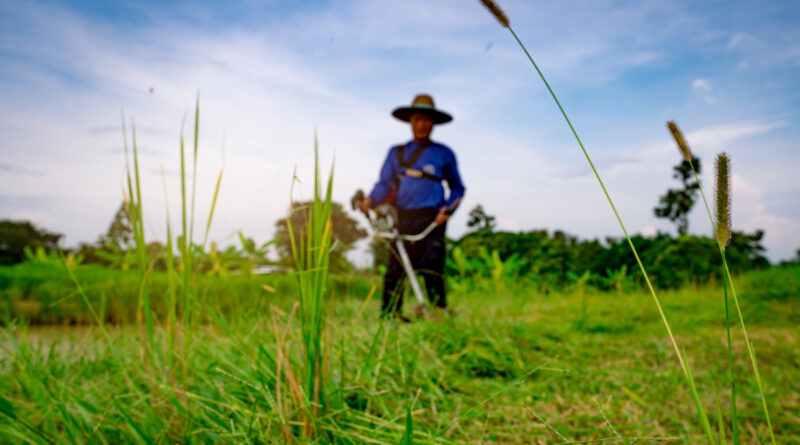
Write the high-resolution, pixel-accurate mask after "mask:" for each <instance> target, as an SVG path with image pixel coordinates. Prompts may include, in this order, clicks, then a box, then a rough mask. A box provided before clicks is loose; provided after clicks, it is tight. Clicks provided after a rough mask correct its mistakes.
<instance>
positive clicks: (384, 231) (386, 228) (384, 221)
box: [350, 190, 436, 243]
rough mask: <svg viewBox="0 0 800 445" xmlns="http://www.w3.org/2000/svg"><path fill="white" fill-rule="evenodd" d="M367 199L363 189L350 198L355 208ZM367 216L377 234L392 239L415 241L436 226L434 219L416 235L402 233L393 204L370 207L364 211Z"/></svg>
mask: <svg viewBox="0 0 800 445" xmlns="http://www.w3.org/2000/svg"><path fill="white" fill-rule="evenodd" d="M364 199H365V196H364V192H363V191H362V190H358V191H356V193H355V195H353V197H352V198H351V199H350V206H351V207H352V209H353V210H356V209H357V208H358V203H359V202H361V201H362V200H364ZM364 214H365V215H366V216H367V220H368V221H369V224H370V226H371V227H372V230H374V231H375V235H377V236H379V237H381V238H386V239H388V240H392V241H409V242H412V243H415V242H417V241H419V240H421V239H423V238H425V237H426V236H428V235H429V234H430V233H431V232H432V231H433V229H435V228H436V221H432V222H431V223H430V224H429V225H428V226H427V227H425V229H424V230H423V231H421V232H419V233H417V234H415V235H410V234H401V233H400V232H398V230H397V222H398V218H397V209H396V208H395V207H394V206H393V205H391V204H388V203H387V204H381V205H379V206H378V207H376V208H375V209H369V210H367V211H366V212H365V213H364Z"/></svg>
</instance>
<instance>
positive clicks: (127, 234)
mask: <svg viewBox="0 0 800 445" xmlns="http://www.w3.org/2000/svg"><path fill="white" fill-rule="evenodd" d="M132 241H133V227H132V226H131V217H130V213H129V212H128V208H127V207H126V206H125V202H123V203H122V204H120V205H119V209H117V211H116V213H114V218H113V219H112V220H111V224H109V226H108V230H107V231H106V233H105V235H101V236H100V239H99V240H98V244H99V245H100V246H105V245H108V244H114V245H115V246H117V247H118V248H119V249H120V250H126V249H127V248H128V247H130V244H131V242H132Z"/></svg>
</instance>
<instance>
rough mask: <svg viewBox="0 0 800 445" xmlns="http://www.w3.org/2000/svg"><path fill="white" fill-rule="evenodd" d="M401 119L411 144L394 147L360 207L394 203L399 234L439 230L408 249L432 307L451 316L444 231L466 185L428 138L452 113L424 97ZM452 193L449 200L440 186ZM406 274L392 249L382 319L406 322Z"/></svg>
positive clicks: (401, 112) (444, 150)
mask: <svg viewBox="0 0 800 445" xmlns="http://www.w3.org/2000/svg"><path fill="white" fill-rule="evenodd" d="M392 115H393V116H394V117H396V118H397V119H399V120H401V121H403V122H408V123H410V124H411V132H412V134H413V137H414V138H413V139H412V140H411V141H409V142H407V143H405V144H402V145H398V146H395V147H392V148H391V149H390V150H389V154H388V155H387V156H386V160H385V161H384V162H383V167H382V168H381V171H380V177H379V179H378V182H377V183H376V184H375V187H374V188H373V189H372V192H371V193H370V194H369V197H367V198H365V199H364V200H362V201H361V202H359V208H360V209H361V211H362V212H365V213H366V211H367V209H370V208H374V207H375V206H377V205H379V204H381V203H384V202H386V201H390V202H391V203H392V204H393V205H394V206H395V207H396V208H397V213H398V230H399V232H400V233H401V234H412V235H413V234H417V233H419V232H421V231H423V230H424V229H425V228H426V227H427V226H428V225H429V224H430V223H431V222H432V221H434V220H435V221H436V224H437V227H436V229H434V230H433V231H432V232H431V233H430V234H429V235H428V236H427V237H425V238H424V239H422V240H420V241H418V242H416V243H406V244H405V248H406V250H408V255H409V257H410V259H411V263H412V266H413V267H414V270H415V271H418V272H419V273H420V274H421V275H422V276H424V277H425V287H426V288H427V291H428V298H429V299H430V301H431V303H433V305H434V306H435V307H437V308H439V309H440V310H442V311H445V312H449V310H448V308H447V298H446V296H445V289H444V275H443V273H444V264H445V229H446V227H447V220H448V219H449V218H450V215H452V214H453V212H454V211H455V209H456V207H457V206H458V204H459V202H460V201H461V199H462V197H463V196H464V184H463V183H462V182H461V176H460V175H459V173H458V166H457V164H456V157H455V154H453V151H452V150H450V148H448V147H447V146H445V145H443V144H440V143H438V142H434V141H432V140H431V139H430V136H431V132H432V131H433V126H434V125H440V124H444V123H446V122H450V121H451V120H452V119H453V118H452V116H450V115H449V114H447V113H445V112H443V111H441V110H437V109H436V107H435V106H434V103H433V98H432V97H431V96H429V95H427V94H420V95H417V97H415V98H414V101H413V103H412V104H411V106H409V107H400V108H397V109H395V110H394V111H393V112H392ZM443 181H444V182H447V187H448V189H449V190H450V193H449V195H448V196H445V189H444V186H443V184H442V182H443ZM404 276H405V272H404V270H403V266H402V264H401V263H400V260H399V258H398V254H397V251H396V250H395V248H394V247H393V248H392V249H391V251H390V254H389V264H388V266H387V270H386V275H385V276H384V282H383V306H382V315H383V316H384V317H386V316H395V317H397V318H399V319H401V320H403V321H408V319H407V318H406V317H404V316H403V315H402V307H403V292H402V284H403V278H404Z"/></svg>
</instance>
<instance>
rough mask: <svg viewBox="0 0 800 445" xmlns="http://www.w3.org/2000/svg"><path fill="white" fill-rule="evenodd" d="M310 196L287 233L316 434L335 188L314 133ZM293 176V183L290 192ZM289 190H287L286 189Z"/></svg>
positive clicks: (307, 422)
mask: <svg viewBox="0 0 800 445" xmlns="http://www.w3.org/2000/svg"><path fill="white" fill-rule="evenodd" d="M313 185H314V199H313V201H312V202H311V203H310V204H309V205H308V206H307V207H301V206H297V205H295V204H294V203H293V202H292V204H291V206H290V210H289V216H288V217H287V218H286V225H287V233H288V235H289V240H290V244H291V250H292V257H293V259H294V267H295V274H296V276H297V281H298V288H299V289H298V290H299V298H298V306H299V310H300V322H301V343H302V346H303V348H302V353H303V356H302V374H301V375H302V378H303V381H302V382H301V383H302V400H301V401H300V403H301V406H300V407H298V408H300V409H301V410H303V411H304V412H306V413H307V414H306V415H307V416H308V417H307V418H306V419H304V422H303V426H304V429H303V435H304V436H306V437H316V435H317V434H318V431H317V430H318V429H317V428H316V427H315V426H313V425H312V423H314V422H316V419H318V418H319V416H320V415H321V414H322V413H323V412H324V411H325V410H326V409H327V391H326V386H327V376H326V373H325V366H324V357H325V350H324V345H323V341H322V337H323V334H324V327H323V326H324V320H325V319H326V305H325V304H324V298H323V297H324V295H325V293H326V288H327V281H328V267H329V263H330V248H331V238H332V233H333V228H332V222H331V208H332V207H331V206H332V204H331V199H332V190H333V167H331V173H330V175H329V177H328V182H327V186H326V190H325V193H324V195H323V192H322V185H321V182H320V171H319V146H318V142H317V136H316V132H315V134H314V183H313ZM293 190H294V181H293V182H292V192H293ZM290 193H291V192H290ZM295 212H303V213H304V214H305V218H304V219H305V222H306V225H305V230H304V231H299V232H298V231H297V230H295V228H294V227H292V215H293V214H294V213H295Z"/></svg>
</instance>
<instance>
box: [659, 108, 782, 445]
mask: <svg viewBox="0 0 800 445" xmlns="http://www.w3.org/2000/svg"><path fill="white" fill-rule="evenodd" d="M667 126H668V127H669V130H670V132H671V133H672V135H673V136H674V138H675V141H676V143H677V144H678V148H679V150H680V152H681V154H682V155H683V157H684V158H686V159H687V160H688V161H689V167H690V168H691V169H692V174H693V175H694V179H695V181H696V182H697V183H698V184H699V185H700V187H699V188H700V197H701V198H703V205H704V206H705V208H706V213H707V214H708V221H709V222H710V223H711V228H712V230H714V232H715V234H716V232H717V229H716V227H717V224H716V223H715V222H714V216H713V214H712V213H711V207H710V206H709V205H708V200H707V199H706V194H705V192H704V191H703V185H702V183H701V182H700V178H699V177H698V175H697V170H696V169H695V167H694V163H693V162H692V156H691V149H690V148H689V145H688V144H687V143H686V138H684V137H683V134H682V133H681V131H680V129H678V126H677V124H675V122H669V123H668V124H667ZM714 239H715V240H716V242H717V248H718V249H719V254H720V257H721V258H722V267H723V279H724V280H725V281H726V282H727V284H728V285H729V286H730V290H731V296H732V297H733V303H734V306H735V307H736V313H737V315H738V317H739V324H740V326H741V327H742V334H744V343H745V345H746V347H747V355H748V356H749V358H750V364H751V366H752V367H753V376H754V377H755V380H756V386H757V387H758V393H759V395H760V397H761V408H762V410H763V411H764V418H765V420H766V421H767V430H768V431H769V437H770V441H771V443H772V445H776V442H775V433H774V432H773V430H772V422H771V420H770V416H769V408H768V407H767V397H766V394H765V391H764V383H763V381H762V380H761V373H760V372H759V370H758V361H757V360H756V353H755V351H754V350H753V344H752V343H751V342H750V336H749V335H748V334H747V327H746V326H745V323H744V316H743V315H742V309H741V306H740V305H739V298H738V297H737V295H736V288H735V287H734V285H733V276H732V275H731V271H730V268H729V267H728V261H727V259H726V258H725V246H724V245H723V243H722V241H721V240H720V239H719V237H718V236H714ZM726 298H727V297H726ZM728 326H730V324H728Z"/></svg>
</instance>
